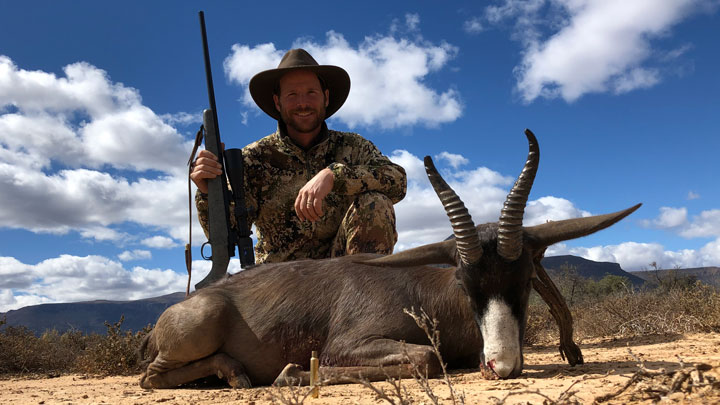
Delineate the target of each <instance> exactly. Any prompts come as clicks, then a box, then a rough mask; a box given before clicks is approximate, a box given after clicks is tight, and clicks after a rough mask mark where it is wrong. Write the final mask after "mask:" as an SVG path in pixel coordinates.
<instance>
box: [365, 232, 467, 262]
mask: <svg viewBox="0 0 720 405" xmlns="http://www.w3.org/2000/svg"><path fill="white" fill-rule="evenodd" d="M358 263H362V264H368V265H371V266H382V267H407V266H422V265H424V264H449V265H451V266H457V263H458V262H457V258H456V249H455V240H454V239H449V240H446V241H442V242H438V243H431V244H429V245H423V246H418V247H416V248H413V249H408V250H403V251H402V252H398V253H395V254H392V255H389V256H383V257H378V258H377V259H372V260H366V261H362V262H358Z"/></svg>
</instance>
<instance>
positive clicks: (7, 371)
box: [0, 317, 150, 376]
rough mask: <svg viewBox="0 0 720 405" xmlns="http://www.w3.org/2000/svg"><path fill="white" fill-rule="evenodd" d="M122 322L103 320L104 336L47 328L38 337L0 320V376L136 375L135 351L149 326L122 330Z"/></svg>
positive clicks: (138, 368) (138, 369)
mask: <svg viewBox="0 0 720 405" xmlns="http://www.w3.org/2000/svg"><path fill="white" fill-rule="evenodd" d="M123 321H124V318H123V317H121V318H120V320H119V321H118V322H116V323H113V324H110V323H108V322H105V327H106V328H107V334H105V335H98V334H90V335H85V334H83V333H81V332H79V331H76V330H71V331H68V332H64V333H62V334H61V333H59V332H58V331H56V330H50V331H46V332H44V333H43V334H42V335H40V336H36V335H35V334H34V333H33V332H32V331H31V330H29V329H28V328H26V327H24V326H7V325H5V321H4V320H3V321H0V376H2V375H6V376H10V375H25V376H32V375H38V376H47V375H50V376H56V375H61V374H68V373H81V374H89V375H132V374H137V373H139V372H140V371H141V370H140V367H139V362H138V359H137V355H136V350H137V348H138V346H139V345H140V341H141V340H142V338H143V337H144V336H145V335H146V334H147V333H148V331H149V330H150V328H149V327H148V328H145V329H143V330H142V331H139V332H137V333H133V332H132V331H122V330H121V326H122V323H123Z"/></svg>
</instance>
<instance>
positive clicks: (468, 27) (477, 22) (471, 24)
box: [463, 17, 483, 34]
mask: <svg viewBox="0 0 720 405" xmlns="http://www.w3.org/2000/svg"><path fill="white" fill-rule="evenodd" d="M463 30H464V31H465V32H467V33H468V34H477V33H478V32H481V31H482V30H483V24H482V21H481V19H480V18H479V17H473V18H471V19H469V20H467V21H465V22H464V23H463Z"/></svg>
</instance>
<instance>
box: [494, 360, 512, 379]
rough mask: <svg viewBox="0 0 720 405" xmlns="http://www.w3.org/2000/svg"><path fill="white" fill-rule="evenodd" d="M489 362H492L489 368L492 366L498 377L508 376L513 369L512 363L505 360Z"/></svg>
mask: <svg viewBox="0 0 720 405" xmlns="http://www.w3.org/2000/svg"><path fill="white" fill-rule="evenodd" d="M489 364H492V365H491V366H490V368H492V370H493V371H494V372H495V374H497V376H498V377H500V378H508V377H509V376H510V374H512V372H513V370H514V369H515V367H514V364H510V363H506V362H490V363H489Z"/></svg>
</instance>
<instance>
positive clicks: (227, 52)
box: [0, 0, 720, 311]
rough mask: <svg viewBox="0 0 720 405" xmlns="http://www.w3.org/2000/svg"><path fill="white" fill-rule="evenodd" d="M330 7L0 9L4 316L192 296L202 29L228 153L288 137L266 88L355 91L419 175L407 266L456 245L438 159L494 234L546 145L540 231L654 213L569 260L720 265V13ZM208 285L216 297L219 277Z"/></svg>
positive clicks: (580, 0) (654, 0)
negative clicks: (295, 57)
mask: <svg viewBox="0 0 720 405" xmlns="http://www.w3.org/2000/svg"><path fill="white" fill-rule="evenodd" d="M309 4H311V5H312V7H309ZM309 4H298V3H288V4H283V3H282V2H280V3H278V2H273V3H269V2H266V3H264V4H259V2H220V1H216V2H193V1H174V2H139V1H127V2H122V3H108V2H91V1H73V2H54V1H24V2H10V1H0V275H2V277H0V279H1V280H2V281H0V311H7V310H10V309H16V308H19V307H22V306H25V305H32V304H37V303H42V302H68V301H80V300H88V299H119V300H122V299H138V298H143V297H149V296H155V295H160V294H165V293H169V292H175V291H181V290H183V289H184V285H185V282H186V279H185V277H186V276H185V270H184V264H183V254H182V250H183V248H182V246H183V245H184V243H185V239H186V237H187V219H186V215H187V213H186V210H187V208H186V207H185V204H186V198H187V197H186V194H185V193H186V183H185V177H184V176H185V173H186V172H185V170H186V168H185V166H184V163H185V160H186V159H187V154H188V152H189V144H190V142H191V140H192V138H193V136H194V132H195V131H196V130H197V128H198V126H199V124H200V117H201V111H202V109H203V108H206V105H207V94H206V89H205V81H204V71H203V62H202V50H201V42H200V31H199V24H198V16H197V12H198V11H199V10H201V9H202V10H204V11H205V14H206V21H207V25H208V36H209V41H210V53H211V57H212V64H213V73H214V78H215V90H216V96H217V106H218V113H219V120H220V121H219V122H220V133H221V136H222V138H223V140H224V142H225V143H226V144H227V145H228V147H242V146H244V145H246V144H247V143H250V142H252V141H253V140H256V139H258V138H260V137H262V136H264V135H267V134H269V133H270V132H272V131H273V130H274V128H275V123H274V121H272V119H271V118H269V117H267V116H266V115H265V114H263V113H262V112H261V111H260V110H259V109H258V108H257V107H256V106H255V105H254V104H253V103H252V101H251V100H250V99H249V97H248V93H247V83H248V81H249V79H250V77H252V75H253V74H255V73H257V72H258V71H260V70H264V69H267V68H272V67H275V66H276V65H277V63H278V61H279V59H280V57H281V56H282V54H283V53H284V52H285V51H287V50H288V49H291V48H294V47H303V48H306V49H308V50H309V51H310V52H311V53H312V54H313V55H314V56H315V58H316V59H317V60H318V61H319V62H320V63H325V64H336V65H340V66H342V67H344V68H345V69H346V70H347V71H348V72H349V74H350V76H351V79H352V88H351V93H350V97H349V98H348V101H347V102H346V104H345V105H344V106H343V108H342V109H341V110H340V111H339V112H338V113H337V114H336V115H335V116H334V117H333V118H332V119H331V120H330V121H329V126H330V127H331V128H334V129H339V130H350V131H354V132H358V133H360V134H362V135H364V136H365V137H366V138H368V139H370V140H371V141H372V142H374V143H375V144H376V145H377V146H378V147H379V148H380V149H381V150H382V151H383V153H385V154H386V155H388V156H389V157H391V159H392V160H393V161H395V162H397V163H399V164H401V165H403V166H404V167H405V168H406V170H407V172H408V177H409V191H408V196H407V197H406V199H405V200H404V201H402V202H401V203H400V204H398V205H397V206H396V212H397V216H398V228H399V233H400V240H399V241H398V245H397V246H396V249H398V250H401V249H406V248H408V247H412V246H417V245H419V244H422V243H428V242H434V241H437V240H440V239H442V238H444V237H445V236H446V235H447V234H449V232H450V228H449V225H448V223H447V219H446V218H445V216H444V213H443V211H442V209H441V207H440V203H439V201H438V200H437V198H436V197H435V196H434V194H433V193H432V191H431V189H430V188H429V183H428V182H427V180H426V179H425V175H424V171H423V170H422V165H421V159H422V157H423V156H425V155H431V156H433V157H434V159H435V161H436V163H437V165H438V167H439V168H440V169H441V172H442V173H443V175H444V176H446V179H447V180H448V181H449V183H450V184H451V185H452V186H453V187H455V188H456V190H457V192H458V193H459V194H460V196H461V197H462V198H463V200H464V201H465V202H466V204H467V205H468V207H469V208H470V211H471V213H472V215H473V218H474V219H475V222H476V223H481V222H486V221H495V220H496V219H497V217H498V215H499V211H500V208H501V204H502V201H503V200H504V198H505V195H506V193H507V192H508V190H509V188H510V186H511V185H512V182H513V181H514V179H515V177H516V176H517V174H519V172H520V170H521V169H522V165H523V163H524V161H525V157H526V154H527V142H526V140H525V137H524V136H523V130H524V129H525V128H530V129H532V130H533V131H534V132H535V134H536V135H537V137H538V139H539V142H540V149H541V164H540V169H539V172H538V176H537V179H536V182H535V185H534V188H533V191H532V193H531V195H530V202H529V205H528V208H527V210H526V218H525V223H526V224H529V225H533V224H537V223H542V222H545V221H547V220H552V219H555V220H557V219H565V218H571V217H578V216H584V215H594V214H602V213H607V212H612V211H616V210H620V209H623V208H626V207H629V206H631V205H634V204H636V203H638V202H642V203H643V207H642V208H641V209H640V210H639V211H637V212H636V213H635V214H633V215H632V216H631V217H629V218H627V219H626V220H624V221H622V222H621V223H619V224H617V225H615V226H614V227H612V228H610V229H608V230H605V231H602V232H600V233H598V234H596V235H593V236H590V237H586V238H583V239H579V240H575V241H568V242H566V243H562V244H558V245H555V246H553V247H551V248H550V249H549V250H548V255H556V254H576V255H580V256H583V257H586V258H589V259H592V260H600V261H612V262H618V263H620V264H621V266H622V267H623V268H625V269H626V270H639V269H642V268H647V267H649V264H650V263H651V262H657V263H658V264H659V265H660V266H661V267H665V268H671V267H676V266H680V267H696V266H718V265H720V205H719V203H718V201H720V192H719V191H718V186H717V184H718V182H717V180H716V179H715V177H716V176H717V174H718V173H719V171H718V168H717V153H718V150H720V140H719V139H720V137H718V135H719V134H718V129H717V117H719V116H720V78H719V77H718V74H717V72H718V71H720V56H719V53H718V47H717V40H716V38H718V37H720V24H718V22H719V20H718V18H719V17H718V6H720V3H719V2H718V1H716V0H712V1H711V0H635V1H632V2H626V1H620V0H524V1H520V0H496V1H489V2H472V3H471V2H454V1H446V2H428V1H397V2H372V1H370V2H367V1H366V2H352V3H351V2H342V4H340V2H322V1H316V2H312V3H309ZM194 229H195V234H194V235H195V241H198V244H199V243H200V242H201V240H202V239H203V237H202V236H201V235H202V234H201V233H200V232H198V227H197V226H196V227H194ZM194 255H195V257H196V258H199V251H198V246H195V247H194ZM194 267H195V275H194V282H197V281H199V280H200V279H201V278H202V277H203V276H204V274H205V273H206V272H207V271H208V270H209V263H207V262H203V261H201V260H198V261H196V262H195V263H194ZM238 267H239V266H238V264H237V261H236V260H234V261H233V262H232V264H231V271H235V270H237V269H238Z"/></svg>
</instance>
